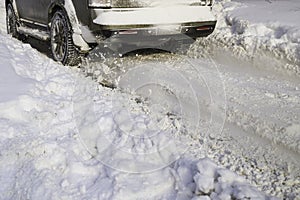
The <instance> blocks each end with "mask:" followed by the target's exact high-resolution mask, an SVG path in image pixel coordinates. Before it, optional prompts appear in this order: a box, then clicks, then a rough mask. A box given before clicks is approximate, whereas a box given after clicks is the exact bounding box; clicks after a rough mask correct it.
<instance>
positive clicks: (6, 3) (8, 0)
mask: <svg viewBox="0 0 300 200" xmlns="http://www.w3.org/2000/svg"><path fill="white" fill-rule="evenodd" d="M9 3H11V4H12V1H11V0H5V8H7V5H8V4H9Z"/></svg>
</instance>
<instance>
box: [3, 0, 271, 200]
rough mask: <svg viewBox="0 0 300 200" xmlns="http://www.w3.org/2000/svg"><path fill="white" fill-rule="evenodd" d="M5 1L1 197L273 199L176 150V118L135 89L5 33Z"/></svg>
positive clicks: (230, 174)
mask: <svg viewBox="0 0 300 200" xmlns="http://www.w3.org/2000/svg"><path fill="white" fill-rule="evenodd" d="M3 4H4V3H3V1H2V4H1V8H0V9H1V12H0V13H1V17H0V20H1V24H2V25H1V29H0V33H1V34H0V52H1V54H0V56H1V61H3V62H1V69H2V71H1V74H2V75H1V76H0V77H1V84H0V96H1V98H0V136H1V137H0V185H1V187H0V199H32V200H33V199H232V198H234V199H245V198H251V199H269V197H267V196H266V195H265V194H263V193H261V192H260V191H258V189H256V188H255V187H253V186H251V185H250V184H249V183H247V181H245V179H244V178H242V177H239V176H238V175H236V174H235V173H233V172H231V171H230V170H227V169H225V168H223V167H221V166H218V165H216V164H215V163H214V162H213V161H211V160H210V159H208V158H203V159H196V158H194V157H193V156H191V155H190V154H189V153H185V154H182V155H181V157H178V155H177V154H176V153H177V151H179V150H180V148H178V147H180V145H179V144H178V143H176V142H177V141H178V142H179V143H183V144H185V145H188V143H187V142H186V140H185V139H184V137H181V136H180V132H178V131H176V130H177V128H176V125H173V121H172V120H170V119H168V118H166V117H165V116H161V114H160V113H152V114H149V113H148V111H147V109H148V107H147V106H146V105H143V104H138V103H136V101H134V99H135V98H136V97H135V96H134V95H130V94H126V93H121V92H120V91H118V90H116V91H112V90H110V89H106V88H103V87H101V86H99V85H97V84H96V83H95V82H94V81H92V80H90V79H88V78H86V77H84V76H83V75H82V74H81V73H80V72H79V70H76V69H70V68H68V67H64V66H62V65H60V64H57V63H55V62H53V61H52V60H51V59H49V58H48V57H47V56H45V55H43V54H41V53H39V52H38V51H36V50H34V49H32V48H31V47H30V46H29V45H28V44H24V43H22V42H21V41H18V40H16V39H13V38H11V37H9V36H8V35H6V34H5V29H4V27H3V23H4V21H5V17H4V13H5V11H4V6H3ZM150 113H151V112H150ZM157 132H158V134H157ZM153 133H156V135H155V136H156V137H152V134H153ZM176 134H179V135H176ZM177 145H179V146H177ZM149 154H150V155H149ZM152 154H153V156H152ZM132 172H135V173H132ZM146 172H147V173H146Z"/></svg>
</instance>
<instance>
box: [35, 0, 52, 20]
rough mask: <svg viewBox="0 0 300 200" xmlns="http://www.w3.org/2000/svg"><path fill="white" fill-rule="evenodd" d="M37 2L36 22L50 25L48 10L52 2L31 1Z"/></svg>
mask: <svg viewBox="0 0 300 200" xmlns="http://www.w3.org/2000/svg"><path fill="white" fill-rule="evenodd" d="M30 1H34V2H35V8H34V10H35V20H36V21H37V22H39V23H42V24H45V25H46V24H47V23H48V10H49V7H50V4H51V0H30Z"/></svg>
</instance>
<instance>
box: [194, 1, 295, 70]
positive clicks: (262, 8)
mask: <svg viewBox="0 0 300 200" xmlns="http://www.w3.org/2000/svg"><path fill="white" fill-rule="evenodd" d="M299 7H300V2H299V1H297V0H289V1H283V0H274V1H259V0H254V1H250V0H249V1H247V0H246V1H228V0H224V1H219V2H217V3H216V5H215V7H214V12H215V14H216V15H217V16H218V24H217V28H216V30H215V32H214V34H212V35H211V36H210V37H209V38H207V39H199V40H198V43H197V44H196V45H194V50H195V51H205V50H199V47H200V48H203V46H204V47H205V49H206V50H207V51H210V50H212V49H211V48H214V47H212V46H215V47H218V46H221V47H224V48H226V49H229V50H230V51H232V52H233V53H234V54H235V55H237V56H239V57H241V58H242V59H250V60H253V59H257V58H260V57H271V58H272V59H273V60H276V59H280V60H284V62H285V64H283V65H282V66H281V68H283V70H285V71H288V72H291V73H293V74H297V75H299V74H300V68H299V64H300V40H299V36H300V23H299V15H300V11H299ZM266 67H267V66H266ZM281 70H282V69H281Z"/></svg>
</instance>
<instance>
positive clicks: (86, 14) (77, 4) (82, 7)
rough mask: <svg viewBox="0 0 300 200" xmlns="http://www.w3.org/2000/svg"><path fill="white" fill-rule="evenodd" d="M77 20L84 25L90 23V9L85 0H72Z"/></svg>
mask: <svg viewBox="0 0 300 200" xmlns="http://www.w3.org/2000/svg"><path fill="white" fill-rule="evenodd" d="M72 2H73V5H74V8H75V11H76V15H77V18H78V21H79V22H80V23H81V24H83V25H86V26H89V25H90V23H91V10H90V9H89V8H88V1H87V0H84V1H83V0H72Z"/></svg>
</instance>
